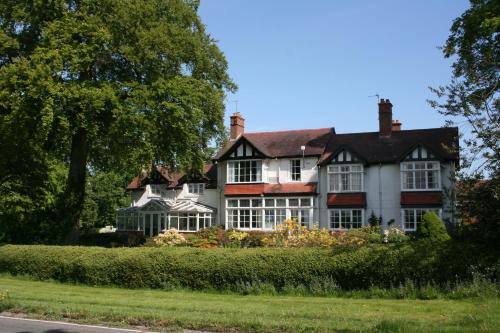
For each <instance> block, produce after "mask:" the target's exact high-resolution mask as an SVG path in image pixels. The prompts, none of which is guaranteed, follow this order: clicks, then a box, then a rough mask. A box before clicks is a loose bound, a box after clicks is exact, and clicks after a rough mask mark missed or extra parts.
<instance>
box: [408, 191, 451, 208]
mask: <svg viewBox="0 0 500 333" xmlns="http://www.w3.org/2000/svg"><path fill="white" fill-rule="evenodd" d="M442 204H443V200H442V194H441V192H401V206H406V207H408V206H441V205H442Z"/></svg>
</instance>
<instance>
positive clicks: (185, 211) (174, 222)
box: [116, 199, 216, 236]
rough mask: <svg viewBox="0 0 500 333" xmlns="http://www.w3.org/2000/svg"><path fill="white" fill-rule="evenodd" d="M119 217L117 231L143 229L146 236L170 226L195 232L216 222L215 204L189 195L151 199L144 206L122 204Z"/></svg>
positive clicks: (181, 230) (118, 213) (154, 234)
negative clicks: (175, 198)
mask: <svg viewBox="0 0 500 333" xmlns="http://www.w3.org/2000/svg"><path fill="white" fill-rule="evenodd" d="M116 219H117V221H116V226H117V230H118V231H127V230H128V231H142V232H144V234H145V235H146V236H156V235H158V233H159V232H160V231H161V230H164V229H170V228H175V229H177V230H178V231H180V232H195V231H198V230H200V229H203V228H208V227H210V226H212V225H215V223H216V222H215V208H212V207H209V206H206V205H203V204H200V203H197V202H194V201H192V200H189V199H185V200H175V201H174V200H165V199H152V200H150V201H148V202H147V203H146V204H144V205H142V206H133V207H127V208H119V209H117V214H116Z"/></svg>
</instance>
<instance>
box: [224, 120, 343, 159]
mask: <svg viewBox="0 0 500 333" xmlns="http://www.w3.org/2000/svg"><path fill="white" fill-rule="evenodd" d="M333 132H334V129H333V128H317V129H304V130H291V131H277V132H259V133H243V134H242V135H241V136H240V137H239V138H238V139H236V140H234V141H230V142H229V143H228V144H226V146H224V147H223V148H222V149H220V150H219V151H218V152H217V155H215V157H214V160H220V159H221V158H223V157H224V155H226V153H227V152H228V151H230V150H231V148H232V147H233V146H234V145H235V144H238V143H239V142H241V140H244V139H246V140H247V141H248V142H249V143H250V144H252V145H253V146H254V147H255V148H256V149H257V150H259V151H260V152H261V153H262V154H264V155H265V156H266V157H271V158H274V157H292V156H302V150H301V149H300V147H301V146H305V148H306V149H305V150H304V156H320V155H321V154H323V151H324V149H325V146H326V144H327V142H328V140H329V139H330V136H331V134H332V133H333Z"/></svg>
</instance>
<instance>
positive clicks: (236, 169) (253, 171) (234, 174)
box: [227, 160, 262, 183]
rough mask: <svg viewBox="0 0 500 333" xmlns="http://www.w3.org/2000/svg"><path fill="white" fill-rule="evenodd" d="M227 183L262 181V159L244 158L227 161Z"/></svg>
mask: <svg viewBox="0 0 500 333" xmlns="http://www.w3.org/2000/svg"><path fill="white" fill-rule="evenodd" d="M227 169H228V173H227V181H228V182H229V183H258V182H262V161H257V160H245V161H229V162H227Z"/></svg>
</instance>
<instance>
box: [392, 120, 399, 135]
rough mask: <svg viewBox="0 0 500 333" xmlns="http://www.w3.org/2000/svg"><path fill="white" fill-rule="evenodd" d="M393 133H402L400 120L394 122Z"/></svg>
mask: <svg viewBox="0 0 500 333" xmlns="http://www.w3.org/2000/svg"><path fill="white" fill-rule="evenodd" d="M392 131H393V132H399V131H401V122H400V121H399V120H398V119H396V120H393V121H392Z"/></svg>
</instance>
